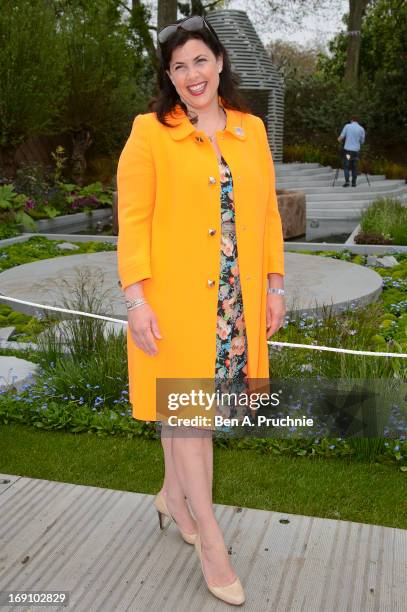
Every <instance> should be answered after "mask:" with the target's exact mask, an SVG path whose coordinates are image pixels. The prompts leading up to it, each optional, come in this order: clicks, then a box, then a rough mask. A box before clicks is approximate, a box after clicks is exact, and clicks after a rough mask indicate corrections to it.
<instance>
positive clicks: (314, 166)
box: [274, 162, 323, 170]
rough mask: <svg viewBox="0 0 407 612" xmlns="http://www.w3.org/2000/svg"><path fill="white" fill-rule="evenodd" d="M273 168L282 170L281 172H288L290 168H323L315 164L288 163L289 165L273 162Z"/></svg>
mask: <svg viewBox="0 0 407 612" xmlns="http://www.w3.org/2000/svg"><path fill="white" fill-rule="evenodd" d="M274 167H275V168H279V169H283V170H290V169H292V168H298V169H301V168H302V169H311V168H322V167H323V166H321V164H319V163H317V162H290V163H285V162H283V163H281V162H275V164H274Z"/></svg>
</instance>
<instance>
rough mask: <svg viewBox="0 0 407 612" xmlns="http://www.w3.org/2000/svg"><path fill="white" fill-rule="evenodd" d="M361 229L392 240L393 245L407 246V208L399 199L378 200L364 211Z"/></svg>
mask: <svg viewBox="0 0 407 612" xmlns="http://www.w3.org/2000/svg"><path fill="white" fill-rule="evenodd" d="M360 228H361V230H362V232H366V233H372V234H379V235H380V236H383V237H384V238H386V239H390V240H391V241H392V243H393V244H397V245H404V246H407V207H406V206H403V205H402V203H401V202H400V200H398V199H397V198H378V199H377V200H375V201H374V202H372V204H370V206H369V207H368V208H367V209H366V210H364V211H363V213H362V217H361V221H360ZM355 241H356V242H357V237H356V239H355Z"/></svg>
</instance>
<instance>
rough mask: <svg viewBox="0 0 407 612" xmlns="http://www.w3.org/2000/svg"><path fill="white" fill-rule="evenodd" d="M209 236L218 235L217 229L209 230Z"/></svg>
mask: <svg viewBox="0 0 407 612" xmlns="http://www.w3.org/2000/svg"><path fill="white" fill-rule="evenodd" d="M208 234H209V236H214V235H215V234H216V229H208Z"/></svg>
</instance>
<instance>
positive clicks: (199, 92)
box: [117, 16, 285, 605]
mask: <svg viewBox="0 0 407 612" xmlns="http://www.w3.org/2000/svg"><path fill="white" fill-rule="evenodd" d="M158 40H159V50H160V61H161V67H160V76H159V90H160V91H159V95H158V98H157V99H155V100H154V101H153V102H152V104H151V105H150V108H151V107H152V108H153V112H150V113H147V114H144V115H138V116H137V117H136V118H135V120H134V123H133V129H132V132H131V134H130V137H129V139H128V141H127V143H126V145H125V147H124V149H123V151H122V153H121V156H120V159H119V164H118V172H117V184H118V203H119V205H118V210H119V213H118V214H119V236H118V269H119V277H120V280H121V285H122V288H123V291H124V293H125V297H126V305H127V307H128V328H127V343H128V344H127V347H128V367H129V388H130V402H131V403H132V407H133V417H134V418H136V419H141V420H145V421H160V420H162V421H163V423H162V430H161V441H162V445H163V450H164V458H165V478H164V483H163V487H162V490H161V491H160V493H159V494H158V495H157V497H156V499H155V506H156V508H157V510H158V515H159V519H160V526H161V527H162V517H163V515H164V514H165V515H167V516H168V517H169V518H172V519H173V520H174V521H175V522H176V524H177V526H178V527H179V529H180V532H181V535H182V537H183V538H184V540H185V541H186V542H189V543H194V544H195V549H196V552H197V554H198V556H199V557H200V559H201V567H202V571H203V575H204V578H205V580H206V583H207V586H208V588H209V590H210V591H211V592H212V593H213V594H214V595H215V596H217V597H219V598H220V599H222V600H224V601H227V602H228V603H231V604H236V605H238V604H241V603H243V601H244V600H245V595H244V591H243V587H242V585H241V583H240V580H239V578H238V577H237V576H236V573H235V571H234V569H233V567H232V565H231V563H230V561H229V556H228V553H227V549H226V546H225V542H224V539H223V535H222V532H221V530H220V527H219V525H218V523H217V521H216V518H215V515H214V512H213V507H212V465H213V463H212V462H213V459H212V451H213V449H212V431H213V427H209V428H205V427H203V428H194V427H173V426H171V425H168V424H167V423H166V420H167V416H168V414H169V412H167V411H166V407H165V406H164V407H163V405H162V403H160V402H158V399H159V391H158V388H159V385H158V381H162V380H163V379H167V381H168V379H172V380H173V382H174V387H173V388H174V389H175V388H176V387H177V381H180V380H195V381H196V380H207V379H214V378H216V380H218V379H223V380H232V381H237V382H238V383H239V381H240V382H242V381H246V379H247V380H250V379H265V378H267V379H268V377H269V361H268V350H267V338H268V337H270V336H271V335H272V334H274V333H275V332H276V331H277V330H278V329H279V328H280V327H281V326H282V325H283V322H284V315H285V305H284V297H283V295H284V290H283V277H284V253H283V236H282V227H281V219H280V215H279V212H278V207H277V201H276V194H275V184H274V170H273V162H272V158H271V153H270V150H269V146H268V142H267V136H266V131H265V128H264V124H263V122H262V120H261V119H260V118H258V117H256V116H254V115H252V114H250V113H249V112H248V109H247V107H246V105H245V104H244V102H243V100H242V98H241V96H240V95H239V93H238V91H237V87H236V85H237V78H236V76H235V75H233V73H232V72H231V67H230V62H229V58H228V55H227V52H226V50H225V48H224V47H223V45H222V44H221V42H220V41H219V39H218V37H217V35H216V33H215V31H214V30H213V28H212V27H211V26H210V24H209V23H207V22H206V21H205V20H204V19H203V18H202V17H198V16H192V17H189V18H186V19H182V20H179V21H177V22H176V23H175V24H171V25H169V26H166V27H165V28H163V29H162V30H161V31H160V32H159V35H158ZM156 383H157V385H156ZM156 387H157V388H156ZM166 389H167V391H168V390H170V391H171V380H170V382H169V383H168V382H167V387H166ZM160 397H161V396H160ZM160 417H161V419H160ZM181 433H183V434H184V435H181ZM197 433H199V435H194V434H197ZM190 509H192V513H193V514H191V512H190Z"/></svg>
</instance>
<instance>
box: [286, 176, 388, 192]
mask: <svg viewBox="0 0 407 612" xmlns="http://www.w3.org/2000/svg"><path fill="white" fill-rule="evenodd" d="M383 179H384V177H383V176H379V175H376V176H372V177H369V181H370V184H373V183H376V182H378V181H380V182H383ZM332 182H333V180H332V179H331V178H329V177H328V178H327V177H326V176H318V177H316V178H313V179H312V180H309V179H302V180H301V179H300V178H292V179H287V178H279V177H276V185H277V187H278V188H280V189H284V188H285V186H286V185H287V188H290V187H292V188H294V187H296V188H297V189H300V190H301V188H303V187H311V188H312V187H331V186H332ZM357 183H358V185H366V184H367V185H368V182H367V180H366V178H365V177H363V178H362V177H359V179H358V182H357ZM342 184H343V178H342V179H341V181H340V182H339V185H342ZM336 185H337V183H335V187H336Z"/></svg>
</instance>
